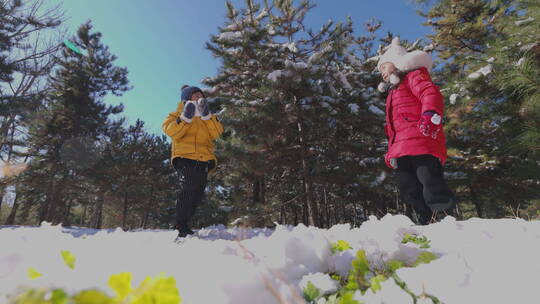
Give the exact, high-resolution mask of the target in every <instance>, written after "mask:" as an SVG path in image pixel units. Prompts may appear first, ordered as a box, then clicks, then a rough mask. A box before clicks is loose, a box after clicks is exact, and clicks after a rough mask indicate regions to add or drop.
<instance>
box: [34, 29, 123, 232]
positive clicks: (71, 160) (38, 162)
mask: <svg viewBox="0 0 540 304" xmlns="http://www.w3.org/2000/svg"><path fill="white" fill-rule="evenodd" d="M100 40H101V34H100V33H93V32H92V25H91V24H90V22H88V23H86V24H83V25H82V26H81V27H80V28H79V30H78V32H77V36H75V37H73V38H72V42H73V43H75V44H76V45H77V47H79V48H80V49H82V50H84V51H85V52H86V53H87V55H81V54H78V53H75V52H73V51H72V50H70V49H68V48H65V49H64V50H63V52H62V57H61V58H59V59H58V65H59V68H58V69H56V70H55V71H54V73H53V74H52V76H51V77H50V81H49V86H50V90H49V93H48V95H47V97H46V98H47V102H46V109H45V110H44V111H41V112H39V121H38V122H36V123H35V124H34V125H32V126H30V129H29V134H30V136H29V139H28V143H29V148H30V149H29V153H30V154H31V155H32V164H31V169H32V168H36V170H41V171H43V172H44V174H45V175H46V178H43V179H42V180H41V184H42V186H41V187H39V188H38V189H40V190H41V191H42V193H43V194H44V196H45V199H44V202H43V203H42V205H41V209H40V210H41V211H40V216H39V219H40V221H42V220H47V221H53V222H58V221H59V220H60V219H61V217H60V209H61V208H65V206H63V205H64V204H65V203H66V202H64V201H62V198H64V196H63V195H62V193H63V192H64V191H66V190H65V188H64V187H63V185H64V184H66V183H67V184H69V182H70V181H73V182H74V181H75V180H76V178H75V177H77V176H78V175H80V174H83V175H84V173H85V171H87V170H88V169H89V168H91V167H92V165H93V164H94V163H95V161H96V158H99V155H98V153H97V152H96V151H94V150H93V149H94V147H96V143H97V142H98V140H99V139H100V136H103V135H104V134H106V132H107V130H108V128H109V127H110V124H109V120H110V115H113V114H118V113H120V112H121V111H122V110H123V106H122V105H120V106H110V105H106V104H105V103H104V102H103V98H104V97H105V96H106V95H107V94H108V93H111V94H115V95H121V94H122V93H123V92H124V91H126V90H128V89H129V86H128V80H127V70H126V69H125V68H120V67H117V66H115V65H114V64H113V62H114V60H115V59H116V57H115V56H114V55H112V54H111V53H110V52H109V51H108V47H107V46H105V45H103V44H102V43H101V41H100ZM81 151H82V153H81ZM101 201H103V198H102V199H101Z"/></svg>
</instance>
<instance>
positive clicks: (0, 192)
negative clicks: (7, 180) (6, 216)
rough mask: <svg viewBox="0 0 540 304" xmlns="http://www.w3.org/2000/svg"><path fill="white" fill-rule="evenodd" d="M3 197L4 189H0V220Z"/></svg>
mask: <svg viewBox="0 0 540 304" xmlns="http://www.w3.org/2000/svg"><path fill="white" fill-rule="evenodd" d="M4 195H6V188H5V187H0V219H2V203H3V202H4Z"/></svg>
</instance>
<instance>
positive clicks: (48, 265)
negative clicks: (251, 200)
mask: <svg viewBox="0 0 540 304" xmlns="http://www.w3.org/2000/svg"><path fill="white" fill-rule="evenodd" d="M405 233H410V234H416V235H423V236H426V237H427V238H428V239H429V240H431V248H430V249H428V250H429V251H431V252H433V253H435V254H436V255H437V256H439V257H440V258H439V259H437V260H435V261H432V262H431V263H429V264H423V265H420V266H418V267H415V268H401V269H399V270H397V273H396V274H397V275H399V277H400V278H401V279H402V280H403V281H405V282H406V283H407V286H408V287H409V289H410V290H411V291H413V292H414V293H415V294H417V295H419V294H421V293H422V292H426V293H428V294H431V295H434V296H436V297H437V298H438V299H439V300H441V301H442V302H443V303H459V304H464V303H492V304H493V303H538V301H540V300H539V298H540V290H539V284H538V282H539V277H540V222H539V221H534V222H526V221H523V220H519V219H516V220H514V219H500V220H481V219H470V220H467V221H455V220H454V219H453V218H451V217H447V218H446V219H444V220H443V221H442V222H440V223H436V224H432V225H429V226H414V225H413V223H412V222H411V221H410V220H409V219H408V218H407V217H404V216H391V215H387V216H385V217H383V218H382V219H380V220H377V219H376V218H375V217H372V218H370V220H369V221H367V222H365V223H364V224H363V225H362V226H361V227H360V228H356V229H350V227H349V226H348V225H338V226H334V227H332V228H331V229H329V230H325V229H317V228H312V227H305V226H302V225H300V226H298V227H289V226H278V227H277V228H276V230H275V231H274V230H271V229H226V228H225V227H210V228H207V229H202V230H200V231H199V232H198V234H199V237H198V238H197V237H192V238H188V239H187V240H185V242H183V243H181V244H176V243H174V242H173V240H174V239H175V236H176V233H175V232H174V231H163V230H144V231H133V232H124V231H122V230H120V229H117V230H100V231H97V230H91V229H77V228H62V227H60V226H51V225H47V224H43V225H42V226H41V227H2V228H1V229H0V302H1V303H4V302H5V301H6V297H7V296H8V295H9V294H13V293H14V292H15V291H16V290H17V287H21V286H25V287H62V288H64V289H65V290H66V291H68V292H76V291H80V290H83V289H88V288H99V289H101V290H103V291H106V292H107V293H110V294H111V295H112V291H111V290H110V288H109V287H108V286H107V278H108V277H109V276H110V275H112V274H117V273H121V272H132V273H133V277H134V282H133V283H134V284H133V285H134V286H137V285H138V284H139V283H140V282H141V281H142V280H143V279H144V278H145V277H147V276H152V277H155V276H156V275H158V274H159V273H161V272H164V273H165V274H166V275H167V276H174V277H175V279H176V281H177V286H178V290H179V292H180V296H181V298H182V303H195V304H198V303H209V304H210V303H212V304H218V303H235V304H236V303H280V301H282V302H283V303H303V300H302V289H301V287H300V285H304V284H305V283H306V282H307V281H308V280H310V281H312V282H313V283H314V284H315V285H316V286H317V285H318V287H319V288H321V289H323V290H330V291H331V290H332V289H333V288H334V284H333V282H332V281H330V279H329V278H328V276H325V277H323V276H322V275H320V274H319V275H317V273H325V272H330V271H334V272H338V273H342V274H346V273H347V271H348V270H349V268H350V267H351V265H350V264H351V263H350V262H351V260H352V259H353V257H354V255H355V253H356V252H357V250H359V249H364V250H365V251H366V254H367V257H368V259H369V261H370V263H371V264H372V265H382V264H384V263H385V262H386V261H388V260H393V259H398V260H402V261H407V262H412V261H414V260H415V259H416V257H417V255H418V254H419V252H420V251H421V250H423V249H420V248H419V247H418V245H415V244H410V243H408V244H402V243H401V240H402V239H403V236H404V234H405ZM338 240H345V241H347V242H348V243H349V244H350V245H351V246H352V247H353V249H350V250H347V251H343V252H339V253H337V254H335V255H331V252H330V244H331V243H332V242H337V241H338ZM62 250H68V251H70V252H71V253H73V254H74V255H75V257H76V262H75V267H74V269H70V268H68V267H66V266H65V265H64V261H63V260H62V258H61V256H60V251H62ZM30 267H33V268H35V269H36V270H37V271H39V272H40V273H41V274H43V275H42V276H41V277H39V278H37V279H33V280H32V279H30V278H29V277H28V274H27V270H28V268H30ZM310 273H311V274H312V275H309V274H310ZM313 274H315V275H313ZM318 278H319V279H318ZM324 278H326V280H325V279H324ZM278 297H281V299H280V300H278ZM356 299H358V300H363V301H364V303H369V304H378V303H399V304H404V303H412V298H411V296H410V295H408V294H406V293H405V292H404V291H403V290H402V289H400V288H399V287H397V286H396V284H395V283H394V281H393V280H387V281H385V282H384V283H382V289H381V290H380V291H378V292H377V293H375V294H374V293H373V292H372V291H368V292H367V293H366V294H365V295H360V293H357V294H356Z"/></svg>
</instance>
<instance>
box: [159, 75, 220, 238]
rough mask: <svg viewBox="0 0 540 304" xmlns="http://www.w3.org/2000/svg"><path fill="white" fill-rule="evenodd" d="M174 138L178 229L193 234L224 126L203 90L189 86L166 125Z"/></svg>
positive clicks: (167, 119) (168, 132)
mask: <svg viewBox="0 0 540 304" xmlns="http://www.w3.org/2000/svg"><path fill="white" fill-rule="evenodd" d="M162 129H163V132H165V133H166V134H167V135H168V136H170V137H171V140H172V151H171V162H172V165H173V166H174V168H175V170H176V172H177V174H178V190H177V193H176V195H177V198H176V227H175V228H176V229H177V230H178V236H179V237H185V236H187V235H188V234H193V231H192V230H191V229H190V228H189V224H188V222H189V221H190V219H191V218H192V217H193V215H194V214H195V210H196V208H197V206H198V205H199V204H200V203H201V201H202V199H203V197H204V189H205V188H206V182H207V177H208V172H210V171H211V170H213V169H214V168H215V166H216V156H215V155H214V143H213V141H214V140H216V139H217V138H218V137H219V136H220V135H221V133H223V126H222V125H221V123H220V122H219V121H218V119H217V117H216V116H215V115H213V114H212V113H211V112H210V109H209V107H208V102H207V101H206V99H205V98H204V93H203V92H202V91H201V89H199V88H197V87H194V86H188V85H185V86H183V87H182V100H181V101H180V102H179V103H178V108H177V110H176V112H172V113H170V114H169V115H168V116H167V118H166V119H165V122H163V125H162Z"/></svg>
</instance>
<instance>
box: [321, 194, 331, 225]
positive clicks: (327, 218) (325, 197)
mask: <svg viewBox="0 0 540 304" xmlns="http://www.w3.org/2000/svg"><path fill="white" fill-rule="evenodd" d="M323 195H324V209H325V213H326V227H327V228H330V227H332V226H331V225H332V224H331V223H330V210H329V208H328V199H327V196H326V187H324V188H323Z"/></svg>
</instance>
